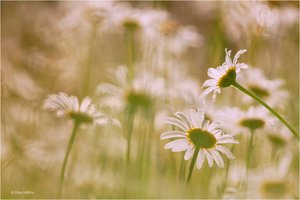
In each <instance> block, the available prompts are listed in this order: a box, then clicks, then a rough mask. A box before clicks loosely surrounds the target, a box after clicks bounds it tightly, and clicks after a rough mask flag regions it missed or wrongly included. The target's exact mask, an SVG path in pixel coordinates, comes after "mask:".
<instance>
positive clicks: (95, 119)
mask: <svg viewBox="0 0 300 200" xmlns="http://www.w3.org/2000/svg"><path fill="white" fill-rule="evenodd" d="M43 108H44V109H46V110H50V111H53V112H55V113H56V115H57V116H66V117H69V118H70V119H72V120H74V121H75V122H78V123H85V124H98V125H103V124H107V123H112V124H114V125H117V126H119V123H118V121H117V120H115V119H112V118H111V117H109V116H107V115H104V114H102V113H100V112H99V111H98V110H97V109H96V106H95V105H94V104H92V103H91V99H90V98H89V97H85V98H84V99H83V100H82V102H81V103H79V101H78V98H77V97H75V96H69V95H67V94H66V93H63V92H60V93H58V94H51V95H48V97H47V98H46V100H45V101H44V104H43Z"/></svg>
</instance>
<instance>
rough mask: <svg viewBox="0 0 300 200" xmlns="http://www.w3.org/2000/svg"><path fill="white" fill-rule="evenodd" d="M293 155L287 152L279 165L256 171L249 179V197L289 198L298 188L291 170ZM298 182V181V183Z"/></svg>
mask: <svg viewBox="0 0 300 200" xmlns="http://www.w3.org/2000/svg"><path fill="white" fill-rule="evenodd" d="M291 161H292V156H291V155H290V154H286V155H285V157H283V158H282V160H281V162H280V163H279V165H278V166H274V165H272V166H269V167H267V168H265V169H262V170H257V171H254V172H253V173H252V174H251V176H249V179H248V187H247V197H248V198H251V199H289V198H293V196H294V194H296V192H297V190H298V189H297V188H295V185H294V184H293V182H294V181H293V176H291V174H290V172H289V168H290V165H291ZM296 184H298V183H296Z"/></svg>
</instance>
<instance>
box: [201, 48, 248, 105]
mask: <svg viewBox="0 0 300 200" xmlns="http://www.w3.org/2000/svg"><path fill="white" fill-rule="evenodd" d="M246 51H247V50H245V49H244V50H239V51H238V52H237V53H236V55H235V56H234V58H233V60H232V59H231V57H230V54H231V50H229V51H227V49H225V53H226V58H225V62H224V63H223V64H222V66H219V67H217V68H216V69H214V68H209V69H208V72H207V74H208V76H209V77H211V79H208V80H206V81H205V82H204V83H203V87H206V89H205V90H204V91H203V94H202V98H205V97H206V96H207V95H208V94H209V93H211V92H213V100H215V99H216V95H217V93H218V94H220V93H221V88H224V87H228V86H230V85H232V84H233V83H234V82H235V81H236V75H237V73H238V72H240V70H241V69H246V68H248V66H247V65H246V64H244V63H238V58H239V57H240V55H241V54H243V53H245V52H246Z"/></svg>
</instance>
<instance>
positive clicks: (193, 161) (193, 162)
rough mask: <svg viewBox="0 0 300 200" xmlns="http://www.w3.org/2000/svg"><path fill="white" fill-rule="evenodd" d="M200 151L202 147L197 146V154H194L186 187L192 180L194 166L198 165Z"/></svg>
mask: <svg viewBox="0 0 300 200" xmlns="http://www.w3.org/2000/svg"><path fill="white" fill-rule="evenodd" d="M199 150H200V147H199V146H196V149H195V152H194V155H193V158H192V162H191V165H190V168H189V174H188V177H187V179H186V182H185V186H187V185H188V183H189V182H190V180H191V177H192V173H193V169H194V166H195V163H196V159H197V156H198V153H199Z"/></svg>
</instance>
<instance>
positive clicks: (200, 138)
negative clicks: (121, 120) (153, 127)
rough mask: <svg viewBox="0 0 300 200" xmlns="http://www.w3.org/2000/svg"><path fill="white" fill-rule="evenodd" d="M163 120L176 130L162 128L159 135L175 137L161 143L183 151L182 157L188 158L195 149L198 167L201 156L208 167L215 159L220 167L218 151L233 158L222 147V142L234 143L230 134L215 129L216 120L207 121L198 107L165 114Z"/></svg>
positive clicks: (201, 162) (200, 165)
mask: <svg viewBox="0 0 300 200" xmlns="http://www.w3.org/2000/svg"><path fill="white" fill-rule="evenodd" d="M167 123H168V124H171V125H174V126H176V127H178V128H179V129H180V130H176V131H166V132H164V133H162V134H161V136H160V138H161V139H162V140H165V139H175V140H173V141H171V142H169V143H167V144H166V145H165V149H171V150H172V151H173V152H180V151H186V153H185V155H184V159H185V160H188V159H190V158H191V157H192V156H193V155H194V153H195V152H196V151H198V153H197V152H196V153H197V155H196V156H197V168H198V169H200V168H201V167H202V165H203V162H204V160H205V158H206V159H207V161H208V165H209V166H210V167H212V166H213V162H215V163H216V164H217V165H218V167H224V161H223V158H222V157H221V155H220V152H221V153H223V154H225V155H226V156H227V157H228V158H229V159H234V155H233V154H232V153H231V152H230V151H229V150H228V149H227V148H226V147H224V146H223V144H238V141H236V140H235V139H234V138H233V136H232V135H229V134H223V132H222V130H220V129H218V128H217V127H218V124H217V123H216V122H212V123H210V122H209V121H208V120H205V119H204V112H203V111H202V110H197V111H196V110H194V109H191V110H189V111H188V112H185V113H184V112H177V113H175V114H174V117H169V118H168V119H167Z"/></svg>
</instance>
